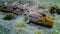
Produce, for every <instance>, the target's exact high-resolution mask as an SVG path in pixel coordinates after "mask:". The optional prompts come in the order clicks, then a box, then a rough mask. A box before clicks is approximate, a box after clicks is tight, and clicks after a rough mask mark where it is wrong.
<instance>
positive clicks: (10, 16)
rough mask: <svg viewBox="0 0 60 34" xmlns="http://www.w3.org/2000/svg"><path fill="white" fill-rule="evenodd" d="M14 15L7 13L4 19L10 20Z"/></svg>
mask: <svg viewBox="0 0 60 34" xmlns="http://www.w3.org/2000/svg"><path fill="white" fill-rule="evenodd" d="M14 17H15V15H14V14H13V13H9V14H7V15H5V16H4V18H3V19H4V20H12V19H14Z"/></svg>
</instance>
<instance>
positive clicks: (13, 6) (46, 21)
mask: <svg viewBox="0 0 60 34" xmlns="http://www.w3.org/2000/svg"><path fill="white" fill-rule="evenodd" d="M0 11H5V12H7V13H14V14H17V15H23V16H24V19H27V20H29V22H32V23H35V24H37V25H42V26H46V27H50V28H51V27H53V24H54V22H55V20H54V19H53V18H51V16H49V15H47V14H45V13H44V10H43V9H41V8H37V7H35V6H32V5H29V4H22V3H20V2H17V3H4V5H3V6H0Z"/></svg>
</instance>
